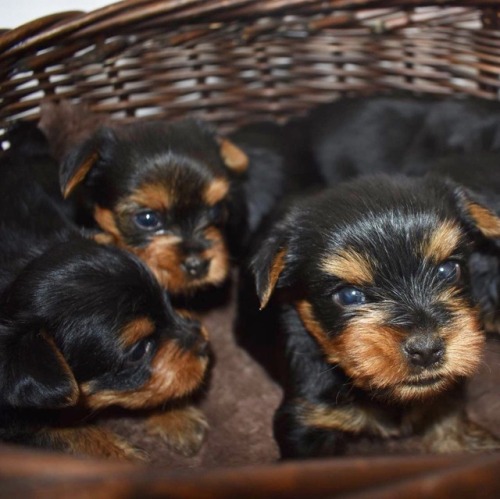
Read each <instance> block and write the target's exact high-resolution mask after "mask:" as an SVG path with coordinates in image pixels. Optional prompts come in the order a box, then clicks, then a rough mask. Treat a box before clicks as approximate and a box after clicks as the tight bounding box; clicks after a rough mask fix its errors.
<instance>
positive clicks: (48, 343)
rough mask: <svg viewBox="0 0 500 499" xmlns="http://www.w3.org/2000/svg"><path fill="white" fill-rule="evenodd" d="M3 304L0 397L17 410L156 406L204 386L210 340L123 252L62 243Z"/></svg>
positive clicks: (82, 243)
mask: <svg viewBox="0 0 500 499" xmlns="http://www.w3.org/2000/svg"><path fill="white" fill-rule="evenodd" d="M1 299H2V321H1V333H2V334H1V340H0V372H1V379H2V381H1V384H0V397H1V398H2V399H3V400H4V402H6V403H7V404H9V405H11V406H14V407H37V408H59V407H65V406H71V405H76V404H81V405H83V406H86V407H89V408H100V407H106V406H111V405H120V406H122V407H126V408H147V407H155V406H158V405H160V404H161V403H163V402H165V401H167V400H170V399H172V398H177V397H182V396H184V395H186V394H188V393H189V392H191V391H193V390H194V389H196V388H197V387H198V386H199V384H200V383H201V381H202V379H203V376H204V373H205V370H206V367H207V363H208V357H207V338H206V334H205V333H204V331H203V330H202V329H201V327H200V325H199V324H198V323H197V322H196V321H193V320H190V319H188V318H184V317H182V316H180V315H179V314H177V313H175V312H174V311H173V310H172V308H171V305H170V303H169V302H168V299H167V298H166V297H165V294H164V292H163V291H162V289H161V288H160V287H159V285H158V283H157V281H156V280H155V279H154V277H153V276H152V275H151V274H150V273H149V271H148V270H147V269H146V268H145V267H144V266H143V265H142V264H141V262H139V261H138V260H137V259H136V258H134V257H133V256H132V255H129V254H127V253H126V252H123V251H121V250H118V249H117V248H113V247H106V246H99V245H97V244H95V243H93V242H91V241H76V242H72V243H66V244H60V245H58V246H56V247H54V248H53V249H52V250H51V251H50V252H48V253H46V254H45V255H42V256H41V257H39V258H37V259H35V260H34V261H33V262H31V264H29V265H28V266H27V267H26V268H25V269H24V271H23V273H22V274H21V275H20V276H18V278H17V279H16V280H15V281H14V282H13V283H12V284H11V285H10V286H9V288H8V289H6V290H5V291H4V293H3V295H2V297H1Z"/></svg>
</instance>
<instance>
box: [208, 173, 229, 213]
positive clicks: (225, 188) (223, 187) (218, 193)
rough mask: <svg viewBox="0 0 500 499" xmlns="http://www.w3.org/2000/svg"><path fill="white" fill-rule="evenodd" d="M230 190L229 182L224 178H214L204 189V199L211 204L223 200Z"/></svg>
mask: <svg viewBox="0 0 500 499" xmlns="http://www.w3.org/2000/svg"><path fill="white" fill-rule="evenodd" d="M228 192H229V182H228V181H227V180H226V179H224V178H215V179H213V180H212V181H211V182H210V183H209V184H208V185H207V186H206V187H205V190H204V191H203V200H204V201H205V203H206V204H208V205H209V206H213V205H214V204H216V203H218V202H219V201H222V200H223V199H224V198H225V197H226V195H227V193H228Z"/></svg>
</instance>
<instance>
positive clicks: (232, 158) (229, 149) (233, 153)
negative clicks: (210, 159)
mask: <svg viewBox="0 0 500 499" xmlns="http://www.w3.org/2000/svg"><path fill="white" fill-rule="evenodd" d="M217 141H218V143H219V151H220V155H221V157H222V160H223V161H224V164H225V165H226V166H227V167H228V168H229V169H230V170H232V171H234V172H235V173H244V172H245V171H246V170H247V168H248V163H249V159H248V156H247V155H246V153H245V152H243V150H242V149H240V148H239V147H238V146H237V145H236V144H234V143H233V142H231V141H230V140H229V139H226V138H222V137H219V138H218V139H217Z"/></svg>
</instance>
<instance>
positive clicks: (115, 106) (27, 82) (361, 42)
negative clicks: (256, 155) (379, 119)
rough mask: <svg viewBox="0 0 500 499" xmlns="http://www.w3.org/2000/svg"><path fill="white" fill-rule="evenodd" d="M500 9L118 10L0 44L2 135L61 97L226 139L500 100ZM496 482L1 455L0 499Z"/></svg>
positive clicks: (331, 5) (476, 468)
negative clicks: (383, 107)
mask: <svg viewBox="0 0 500 499" xmlns="http://www.w3.org/2000/svg"><path fill="white" fill-rule="evenodd" d="M436 4H439V5H436ZM499 12H500V2H496V1H492V0H470V1H467V0H463V1H455V2H453V1H439V2H429V1H427V2H426V1H421V0H399V1H396V0H394V1H393V0H386V1H375V0H286V1H285V0H260V1H249V0H225V1H220V0H164V1H153V0H125V1H122V2H118V3H116V4H113V5H110V6H108V7H105V8H102V9H99V10H96V11H94V12H91V13H88V14H85V13H81V12H65V13H60V14H56V15H52V16H48V17H45V18H42V19H38V20H36V21H33V22H31V23H28V24H26V25H24V26H21V27H19V28H16V29H12V30H8V31H3V32H1V33H0V128H1V127H4V126H5V125H6V124H7V123H8V122H9V121H10V120H13V119H17V118H21V117H24V118H27V119H37V118H38V117H39V115H40V105H41V103H42V101H58V100H60V99H66V100H70V101H73V102H84V103H86V104H88V105H89V106H90V108H91V109H92V110H94V111H96V112H101V113H105V114H107V115H111V116H112V118H113V119H115V120H117V121H122V122H125V121H130V120H135V119H143V118H152V117H154V118H159V117H162V118H167V119H171V118H178V117H184V116H186V115H196V116H198V117H201V118H204V119H206V120H209V121H211V122H213V123H215V124H216V125H217V126H218V127H219V128H220V129H221V130H222V131H229V130H231V129H234V128H235V127H236V126H238V125H241V124H243V123H246V122H249V121H256V120H262V119H272V120H278V121H283V120H286V119H287V118H289V117H290V116H296V115H298V114H301V113H303V112H305V111H306V110H308V109H309V108H311V107H313V106H316V105H318V104H320V103H324V102H329V101H331V100H333V99H335V98H338V97H339V96H342V95H347V94H361V93H362V94H369V93H374V92H382V91H384V92H393V91H396V90H402V89H404V90H409V91H413V92H418V93H433V94H442V95H447V94H456V93H463V94H471V95H475V96H479V97H482V98H485V99H498V97H499V88H500V79H499V74H500V29H499V28H500V26H499V25H500V19H499ZM498 469H500V457H498V456H476V457H470V456H469V457H467V458H463V457H459V456H454V457H440V458H437V457H433V458H431V457H427V458H425V457H422V458H416V457H415V458H413V457H411V458H410V457H408V458H406V459H400V458H379V459H369V458H366V459H346V460H340V461H339V460H324V461H322V462H316V463H314V462H313V463H297V464H285V465H266V466H262V467H260V468H252V469H248V468H243V469H233V470H231V471H228V470H218V471H212V472H209V471H198V472H194V471H191V472H190V473H189V474H188V475H185V474H172V473H170V474H166V472H165V471H164V470H161V469H158V468H154V469H149V468H147V467H139V466H132V465H125V464H123V465H122V464H119V463H102V462H98V461H93V460H77V459H73V458H70V457H66V456H54V455H50V454H47V455H46V454H43V453H42V454H40V453H36V452H30V451H24V450H18V449H12V448H9V447H7V446H5V447H0V497H20V496H22V497H28V496H29V495H33V496H36V497H50V498H54V497H67V496H69V495H71V496H74V497H75V498H76V497H88V496H89V495H88V494H91V495H92V497H106V498H109V497H139V496H140V497H153V496H154V497H159V496H162V497H164V496H168V497H200V496H201V495H203V496H204V497H239V498H243V497H252V498H254V497H263V496H265V497H287V498H291V497H304V495H306V494H307V495H308V496H309V497H311V498H313V497H325V496H327V495H328V496H332V497H333V496H334V495H336V494H347V493H353V494H356V497H370V498H374V497H402V496H404V497H410V496H415V495H418V496H419V497H443V494H444V495H447V496H452V495H453V496H454V497H465V496H467V494H470V496H473V495H474V493H475V492H476V490H477V489H476V487H477V486H478V484H479V483H480V484H481V495H482V497H493V495H494V494H495V492H496V493H497V494H498V491H499V490H500V477H499V476H498ZM372 487H377V488H376V489H374V488H372ZM358 494H359V495H358ZM497 497H498V495H497Z"/></svg>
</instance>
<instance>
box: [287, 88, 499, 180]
mask: <svg viewBox="0 0 500 499" xmlns="http://www.w3.org/2000/svg"><path fill="white" fill-rule="evenodd" d="M291 124H292V125H293V126H295V127H297V128H299V130H301V133H300V136H301V137H302V139H301V140H302V148H303V149H305V150H306V151H308V154H309V155H310V156H311V158H312V165H313V166H314V168H316V169H317V170H318V173H319V175H320V176H321V177H322V179H323V181H324V182H325V184H326V185H335V184H337V183H338V182H340V181H343V180H348V179H351V178H354V177H357V176H361V175H367V174H374V173H389V174H394V173H401V172H404V173H405V174H408V175H414V174H417V175H420V174H423V173H425V172H426V171H428V169H429V165H430V164H432V163H433V162H434V161H435V160H436V159H437V158H439V157H442V156H445V155H449V154H457V155H458V154H477V153H482V152H484V151H489V152H491V151H497V152H498V151H499V150H500V103H498V102H492V101H487V100H485V99H478V98H472V97H467V98H438V97H433V96H418V97H417V96H413V95H411V94H405V93H403V94H397V95H393V96H385V95H378V96H370V97H355V98H344V99H339V100H337V101H335V102H332V103H331V104H327V105H324V106H320V107H318V108H316V109H314V110H313V111H311V113H310V114H309V115H308V116H306V117H305V118H300V119H297V120H293V121H292V122H291Z"/></svg>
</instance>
